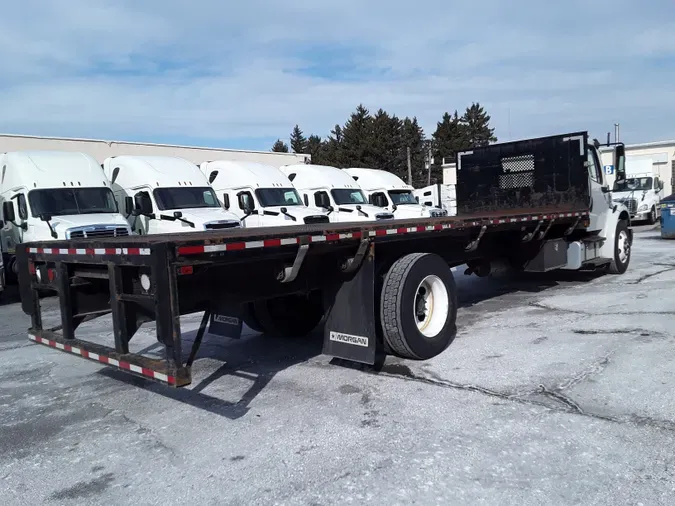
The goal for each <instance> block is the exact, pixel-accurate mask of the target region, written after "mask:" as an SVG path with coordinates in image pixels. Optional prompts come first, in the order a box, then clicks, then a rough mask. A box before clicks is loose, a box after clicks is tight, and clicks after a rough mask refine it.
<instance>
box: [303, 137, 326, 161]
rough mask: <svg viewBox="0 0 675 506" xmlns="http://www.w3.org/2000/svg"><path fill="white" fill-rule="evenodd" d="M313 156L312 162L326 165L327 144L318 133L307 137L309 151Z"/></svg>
mask: <svg viewBox="0 0 675 506" xmlns="http://www.w3.org/2000/svg"><path fill="white" fill-rule="evenodd" d="M306 153H308V154H309V155H311V157H312V163H313V164H316V165H326V163H325V162H326V160H327V159H326V153H325V145H324V142H323V141H322V140H321V137H319V136H318V135H310V136H309V138H308V139H307V151H306Z"/></svg>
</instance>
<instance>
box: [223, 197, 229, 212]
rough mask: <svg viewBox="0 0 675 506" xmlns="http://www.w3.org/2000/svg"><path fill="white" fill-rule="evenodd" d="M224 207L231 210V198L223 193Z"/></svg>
mask: <svg viewBox="0 0 675 506" xmlns="http://www.w3.org/2000/svg"><path fill="white" fill-rule="evenodd" d="M223 207H224V208H225V209H228V210H229V209H230V196H229V195H228V194H227V193H223Z"/></svg>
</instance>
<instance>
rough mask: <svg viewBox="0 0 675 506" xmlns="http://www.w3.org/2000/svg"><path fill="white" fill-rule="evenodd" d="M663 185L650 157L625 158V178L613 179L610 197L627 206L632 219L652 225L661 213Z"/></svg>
mask: <svg viewBox="0 0 675 506" xmlns="http://www.w3.org/2000/svg"><path fill="white" fill-rule="evenodd" d="M663 186H664V185H663V182H662V181H661V180H660V179H659V177H658V172H657V171H655V170H654V166H653V164H652V160H651V159H646V160H631V159H630V158H627V159H626V178H625V179H616V180H615V181H614V185H613V186H612V199H613V201H614V202H620V203H621V204H624V205H625V206H626V207H627V208H628V210H629V212H630V215H631V219H632V220H633V221H641V220H646V221H647V222H648V223H649V224H650V225H653V224H654V223H656V221H657V220H658V219H659V216H660V215H661V206H660V205H659V204H660V202H661V198H662V197H663Z"/></svg>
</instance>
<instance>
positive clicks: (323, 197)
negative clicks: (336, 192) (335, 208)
mask: <svg viewBox="0 0 675 506" xmlns="http://www.w3.org/2000/svg"><path fill="white" fill-rule="evenodd" d="M314 202H315V203H316V206H317V207H321V208H323V209H328V208H329V207H330V199H329V198H328V194H327V193H326V192H316V193H315V194H314Z"/></svg>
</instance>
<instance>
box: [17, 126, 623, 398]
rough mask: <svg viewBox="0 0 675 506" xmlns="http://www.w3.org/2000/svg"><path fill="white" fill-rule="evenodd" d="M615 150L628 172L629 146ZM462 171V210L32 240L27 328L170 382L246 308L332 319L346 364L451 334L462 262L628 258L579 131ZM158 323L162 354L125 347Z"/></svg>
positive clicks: (482, 267)
mask: <svg viewBox="0 0 675 506" xmlns="http://www.w3.org/2000/svg"><path fill="white" fill-rule="evenodd" d="M614 150H615V155H616V160H615V166H617V167H620V166H621V165H622V164H623V160H624V159H625V154H624V148H623V145H616V146H615V147H614ZM514 160H517V161H518V163H517V164H514V163H513V161H514ZM457 167H458V171H457V172H458V183H457V203H458V215H457V216H453V217H439V218H432V217H427V218H417V219H406V220H396V219H395V220H381V221H374V222H363V221H361V222H352V223H332V224H325V223H323V224H310V225H299V226H290V227H267V228H265V227H263V228H252V229H246V228H239V229H230V230H215V231H204V232H193V233H185V234H180V233H179V234H171V235H168V234H167V235H162V234H158V235H148V236H133V237H125V238H114V239H112V238H111V239H100V240H75V241H71V242H68V243H66V242H61V241H55V242H34V243H28V244H22V245H21V247H20V248H18V250H17V251H18V254H19V267H20V268H19V275H20V289H21V300H22V307H23V310H24V311H25V312H26V313H27V314H28V315H30V317H31V327H30V329H29V330H28V335H29V338H30V339H31V340H33V341H35V342H37V343H40V344H44V345H47V346H50V347H52V348H55V349H58V350H61V351H65V352H69V353H73V354H76V355H78V356H80V357H84V358H88V359H90V360H95V361H97V362H100V363H104V364H107V365H109V366H112V367H117V368H119V369H122V370H124V371H126V372H129V373H131V374H135V375H139V376H144V377H147V378H152V379H155V380H158V381H161V382H164V383H166V384H169V385H172V386H184V385H187V384H189V383H190V382H191V367H192V364H193V361H194V360H195V357H196V355H197V352H198V349H199V345H200V343H201V340H202V337H203V335H204V332H205V331H206V329H207V326H208V329H209V332H210V333H212V334H217V335H223V336H229V337H237V336H238V335H239V332H240V331H241V327H242V321H243V320H245V319H247V318H248V319H251V318H253V319H255V320H256V322H257V323H258V324H259V326H260V327H261V328H262V329H263V331H265V332H266V333H270V334H277V335H281V336H283V335H292V336H299V335H303V334H307V333H309V332H310V331H312V330H313V329H314V328H315V327H316V326H317V325H318V324H319V322H320V321H323V322H324V331H323V332H324V334H323V335H324V341H323V343H324V344H323V351H324V353H325V354H327V355H332V356H334V357H339V358H341V359H345V360H348V361H353V362H358V363H364V364H378V363H381V362H380V361H381V360H382V358H383V357H385V356H386V355H388V354H392V355H397V356H400V357H403V358H406V359H410V360H427V359H430V358H432V357H434V356H436V355H438V354H440V353H442V352H443V351H444V350H445V349H446V348H447V347H448V346H449V345H450V344H451V343H452V341H453V339H454V338H455V335H456V315H457V297H456V286H455V281H454V277H453V271H452V270H451V268H452V267H453V266H457V265H462V264H468V265H469V266H470V268H471V269H472V270H473V271H474V272H480V273H484V272H486V271H489V270H490V269H491V268H492V266H493V265H496V264H498V263H500V262H506V263H508V264H509V265H510V266H512V267H513V268H514V269H520V270H524V271H534V272H545V271H550V270H554V269H572V270H576V269H603V270H606V271H607V272H609V273H614V274H621V273H623V272H625V271H626V269H627V268H628V265H629V261H630V253H631V243H632V232H631V229H630V216H629V214H628V211H627V210H626V208H625V207H623V206H621V205H619V204H616V203H613V202H612V201H611V197H610V194H609V187H608V186H607V185H606V184H604V180H603V176H602V170H601V166H600V163H599V156H598V149H597V146H596V145H594V144H593V143H589V142H588V136H587V134H586V133H585V132H578V133H571V134H564V135H557V136H552V137H545V138H539V139H529V140H523V141H516V142H509V143H504V144H495V145H492V146H488V147H485V148H480V149H475V150H473V151H471V152H465V153H460V154H458V157H457ZM44 290H47V291H51V292H52V293H55V294H56V295H58V297H59V302H60V314H61V325H60V326H59V327H58V328H57V329H49V328H44V326H43V324H42V316H41V315H42V313H41V310H40V296H39V294H40V293H41V291H44ZM196 312H203V315H204V316H203V319H202V323H201V325H200V328H199V331H198V333H197V335H196V338H195V341H194V344H193V346H192V349H191V352H190V354H189V357H188V359H187V361H184V360H183V355H182V346H183V341H182V338H181V326H180V318H179V317H180V315H184V314H192V313H196ZM109 313H112V321H113V335H114V344H113V343H110V345H101V344H95V343H92V342H90V341H88V340H86V339H85V338H86V336H81V335H79V333H77V329H78V325H79V324H80V323H81V322H82V321H84V320H85V319H89V318H92V317H96V316H98V315H102V314H109ZM153 320H154V321H155V322H156V328H157V331H156V332H157V341H158V342H159V343H160V344H162V345H163V346H164V349H165V356H164V358H162V359H151V358H148V357H146V356H141V355H139V354H135V353H130V351H129V340H130V339H132V338H133V336H134V333H135V332H136V331H137V330H138V328H139V326H140V325H141V324H142V323H144V322H147V321H153Z"/></svg>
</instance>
